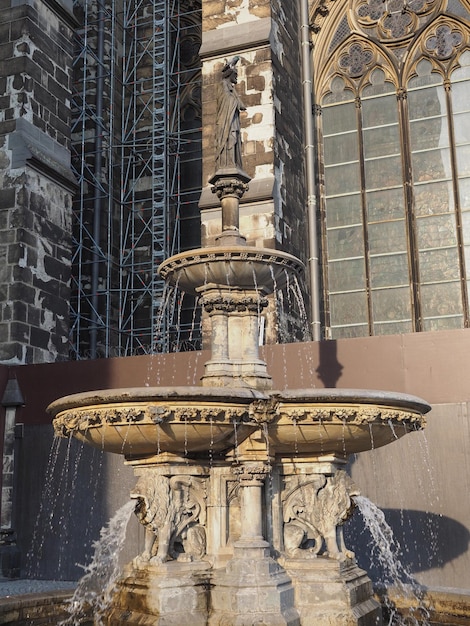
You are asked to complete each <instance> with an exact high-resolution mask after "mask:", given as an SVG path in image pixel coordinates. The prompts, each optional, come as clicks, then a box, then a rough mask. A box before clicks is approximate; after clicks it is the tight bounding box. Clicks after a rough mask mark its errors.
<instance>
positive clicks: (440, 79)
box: [317, 1, 470, 338]
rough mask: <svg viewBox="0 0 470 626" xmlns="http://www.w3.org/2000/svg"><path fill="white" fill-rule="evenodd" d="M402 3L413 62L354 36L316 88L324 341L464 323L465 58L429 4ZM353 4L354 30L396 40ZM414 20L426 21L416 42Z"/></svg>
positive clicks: (456, 35)
mask: <svg viewBox="0 0 470 626" xmlns="http://www.w3.org/2000/svg"><path fill="white" fill-rule="evenodd" d="M402 4H403V7H404V9H403V11H404V13H403V14H406V15H407V16H409V19H408V17H407V20H408V21H407V23H406V25H402V27H400V29H401V30H400V33H401V34H400V37H401V38H402V39H403V38H404V37H405V36H406V37H408V40H409V41H408V45H409V49H410V53H409V54H410V57H411V54H413V55H414V60H413V62H411V61H409V62H408V66H407V67H406V68H405V67H404V64H403V63H401V62H397V63H395V64H393V63H392V64H391V63H389V62H388V61H387V60H386V56H385V55H384V54H382V52H381V49H380V46H379V45H378V44H377V48H374V47H372V45H369V43H367V42H366V41H365V40H358V39H357V38H355V37H354V35H351V36H350V37H349V39H347V40H343V42H342V43H339V45H338V47H337V50H336V53H335V54H332V49H331V48H330V54H329V57H328V60H327V64H328V66H329V68H330V73H329V74H328V72H324V73H323V76H324V77H325V78H324V82H323V83H322V84H320V85H317V87H318V92H319V93H321V94H322V95H321V97H320V100H319V104H320V105H321V106H320V115H319V116H318V127H319V137H320V141H319V143H318V145H319V150H320V153H319V163H320V164H321V173H322V176H320V183H321V187H320V197H319V204H320V207H321V215H322V235H323V260H324V264H323V265H324V267H323V280H324V301H325V310H324V317H325V325H326V326H327V328H328V331H329V336H331V337H332V338H338V337H355V336H363V335H367V334H372V335H373V334H390V333H403V332H411V331H419V330H435V329H445V328H449V329H450V328H462V327H465V326H469V325H470V320H469V314H468V309H469V307H468V295H467V284H466V280H467V279H468V278H469V276H470V52H468V51H467V52H463V48H464V45H463V44H464V41H465V36H464V32H463V30H462V26H461V25H454V24H453V23H451V22H449V23H443V22H442V19H441V18H439V17H436V25H435V26H434V27H433V25H432V19H433V18H434V15H435V16H437V13H438V8H439V7H438V2H437V1H436V3H432V2H428V4H427V5H426V7H425V5H424V4H423V6H421V5H420V7H418V9H419V10H418V9H417V8H416V7H413V6H411V5H410V6H408V4H407V3H406V2H405V1H404V2H402ZM358 6H360V7H362V8H361V9H360V11H359V12H358V13H357V16H358V18H357V19H358V24H359V25H362V24H363V25H364V28H365V27H367V28H368V29H369V30H370V29H371V28H372V26H373V27H374V28H377V33H379V34H381V35H380V36H381V37H382V39H383V42H382V45H383V46H385V45H387V44H388V40H390V41H393V40H394V38H398V36H399V35H398V34H397V33H394V32H393V29H389V30H388V31H386V32H385V30H384V29H385V27H386V24H388V22H387V21H386V20H387V16H386V15H385V13H383V14H382V13H380V15H378V14H377V15H376V14H375V13H373V12H372V13H373V15H372V13H371V8H370V7H371V6H372V5H371V3H370V2H369V4H364V2H358ZM374 6H375V5H374ZM381 7H382V5H381ZM381 11H383V9H381ZM413 11H415V12H418V13H419V14H420V15H421V13H422V12H425V13H426V16H427V17H426V19H428V21H429V22H430V25H429V27H428V29H427V30H425V31H423V33H422V34H421V35H420V36H421V38H422V41H420V42H419V41H418V39H417V38H416V40H415V39H414V35H413V32H412V29H411V26H412V25H413V24H414V23H416V24H417V22H416V19H417V17H416V15H415V14H414V13H413ZM433 11H434V13H433ZM423 15H424V13H423ZM422 19H424V18H422ZM361 20H362V22H361ZM413 20H414V21H413ZM439 20H440V21H439ZM375 22H376V24H375ZM405 26H406V28H405ZM380 28H382V30H380ZM467 34H468V33H467ZM333 40H334V41H335V39H334V38H333ZM404 51H406V48H404V47H402V48H400V49H398V48H396V54H397V55H399V54H400V55H401V58H405V54H404ZM397 68H398V69H397ZM405 69H406V71H405ZM328 81H329V82H328Z"/></svg>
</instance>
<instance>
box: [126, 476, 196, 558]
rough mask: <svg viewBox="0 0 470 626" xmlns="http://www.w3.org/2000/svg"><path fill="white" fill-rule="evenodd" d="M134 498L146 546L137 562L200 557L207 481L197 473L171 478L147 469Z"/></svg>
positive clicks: (132, 495)
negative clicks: (198, 476)
mask: <svg viewBox="0 0 470 626" xmlns="http://www.w3.org/2000/svg"><path fill="white" fill-rule="evenodd" d="M131 498H135V499H136V500H137V504H136V508H135V513H136V515H137V517H138V519H139V521H140V523H141V524H143V526H144V527H145V546H144V551H143V553H142V554H141V555H140V556H139V557H137V559H136V564H141V563H147V562H150V563H153V564H159V563H163V562H165V561H169V560H172V559H177V560H178V561H192V560H200V559H202V557H203V556H204V555H205V553H206V531H205V527H204V525H205V521H206V502H205V500H206V495H205V481H204V479H201V478H195V477H194V476H172V477H171V478H169V477H167V476H163V475H161V474H159V473H157V472H156V471H155V470H152V469H148V470H145V471H144V472H143V473H142V475H141V476H140V478H139V480H138V482H137V485H136V486H135V489H134V490H133V492H132V493H131Z"/></svg>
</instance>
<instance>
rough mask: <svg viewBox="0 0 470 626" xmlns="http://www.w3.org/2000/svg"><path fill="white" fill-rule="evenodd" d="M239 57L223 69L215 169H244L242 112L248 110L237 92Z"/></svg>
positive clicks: (218, 108) (219, 96)
mask: <svg viewBox="0 0 470 626" xmlns="http://www.w3.org/2000/svg"><path fill="white" fill-rule="evenodd" d="M239 58H240V57H238V56H235V57H233V59H232V60H231V61H229V62H228V63H226V64H225V65H224V67H223V68H222V81H221V84H220V88H219V93H218V97H217V118H216V134H215V144H216V153H215V169H216V171H218V170H224V169H227V168H238V169H240V170H242V169H243V166H242V152H241V134H240V111H244V110H245V109H246V107H245V105H244V104H243V102H242V101H241V100H240V98H239V97H238V94H237V92H236V91H235V85H236V84H237V79H238V72H237V69H236V64H237V63H238V61H239Z"/></svg>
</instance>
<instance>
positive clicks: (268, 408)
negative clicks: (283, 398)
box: [249, 398, 279, 424]
mask: <svg viewBox="0 0 470 626" xmlns="http://www.w3.org/2000/svg"><path fill="white" fill-rule="evenodd" d="M278 404H279V402H278V401H277V400H276V399H275V398H269V400H254V401H253V402H252V403H251V404H250V409H249V415H250V419H252V420H253V421H254V422H256V423H257V424H268V423H269V422H272V421H273V420H274V419H275V418H276V417H277V416H278V414H279V413H278V410H277V409H278Z"/></svg>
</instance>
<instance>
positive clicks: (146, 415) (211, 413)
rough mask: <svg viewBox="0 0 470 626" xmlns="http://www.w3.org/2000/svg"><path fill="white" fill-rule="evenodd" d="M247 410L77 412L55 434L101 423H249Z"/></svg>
mask: <svg viewBox="0 0 470 626" xmlns="http://www.w3.org/2000/svg"><path fill="white" fill-rule="evenodd" d="M248 416H249V413H248V408H245V407H226V406H220V407H217V406H202V407H201V406H199V407H197V406H196V407H195V406H161V405H158V406H155V405H147V406H145V407H139V406H115V405H114V406H113V407H112V408H111V407H110V408H106V406H103V407H96V408H92V409H90V408H83V409H74V410H69V411H67V412H65V413H64V414H63V415H59V416H58V417H56V418H55V419H54V432H55V434H56V435H57V436H58V437H69V436H70V435H71V434H73V433H75V432H77V431H81V432H85V431H87V430H88V429H89V428H92V427H94V426H99V425H101V424H110V425H112V424H123V423H124V424H126V423H128V424H139V423H141V424H161V423H163V422H164V421H165V420H168V421H170V420H171V421H177V422H193V421H204V422H220V421H223V422H225V421H230V422H231V421H233V420H237V421H247V420H248Z"/></svg>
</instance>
